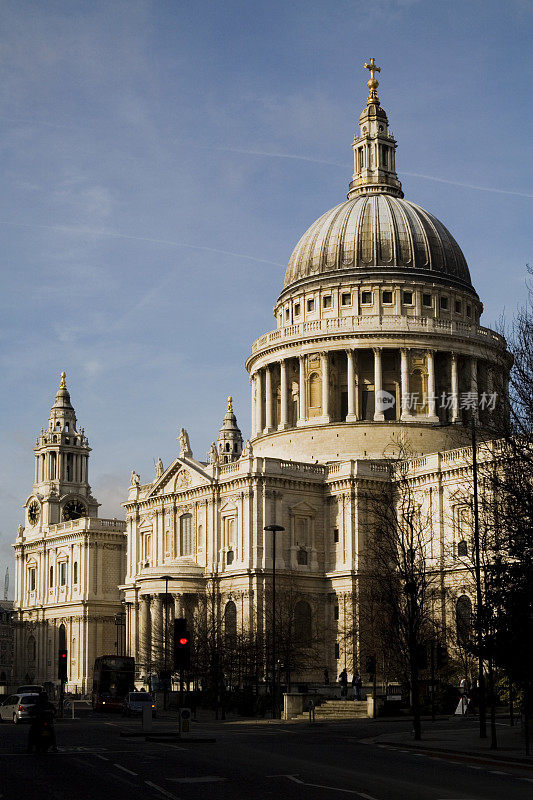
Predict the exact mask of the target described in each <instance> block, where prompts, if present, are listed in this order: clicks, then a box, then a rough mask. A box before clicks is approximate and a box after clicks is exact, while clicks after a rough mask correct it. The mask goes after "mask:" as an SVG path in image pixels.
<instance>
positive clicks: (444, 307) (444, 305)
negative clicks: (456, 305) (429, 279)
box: [440, 297, 448, 311]
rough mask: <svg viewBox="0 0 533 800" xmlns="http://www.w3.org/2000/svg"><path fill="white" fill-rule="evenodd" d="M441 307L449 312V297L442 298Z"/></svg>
mask: <svg viewBox="0 0 533 800" xmlns="http://www.w3.org/2000/svg"><path fill="white" fill-rule="evenodd" d="M440 307H441V308H442V310H443V311H447V310H448V298H447V297H441V299H440Z"/></svg>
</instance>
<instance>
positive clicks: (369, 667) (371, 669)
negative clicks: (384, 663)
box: [366, 656, 376, 677]
mask: <svg viewBox="0 0 533 800" xmlns="http://www.w3.org/2000/svg"><path fill="white" fill-rule="evenodd" d="M366 671H367V672H368V674H369V675H370V676H371V677H373V676H374V675H375V674H376V656H367V657H366Z"/></svg>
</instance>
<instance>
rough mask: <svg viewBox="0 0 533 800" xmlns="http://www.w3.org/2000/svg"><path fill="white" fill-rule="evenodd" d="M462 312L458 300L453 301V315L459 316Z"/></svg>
mask: <svg viewBox="0 0 533 800" xmlns="http://www.w3.org/2000/svg"><path fill="white" fill-rule="evenodd" d="M462 310H463V306H462V304H461V301H460V300H456V301H455V313H456V314H461V312H462Z"/></svg>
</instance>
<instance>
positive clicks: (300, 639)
mask: <svg viewBox="0 0 533 800" xmlns="http://www.w3.org/2000/svg"><path fill="white" fill-rule="evenodd" d="M312 635H313V631H312V619H311V606H310V605H309V603H306V601H305V600H300V601H299V602H298V603H296V605H295V606H294V639H295V641H296V642H297V643H298V644H299V645H301V646H304V647H308V646H309V645H310V644H311V639H312Z"/></svg>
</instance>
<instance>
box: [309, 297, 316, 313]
mask: <svg viewBox="0 0 533 800" xmlns="http://www.w3.org/2000/svg"><path fill="white" fill-rule="evenodd" d="M307 310H308V311H314V310H315V301H314V300H313V299H311V300H308V301H307Z"/></svg>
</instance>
